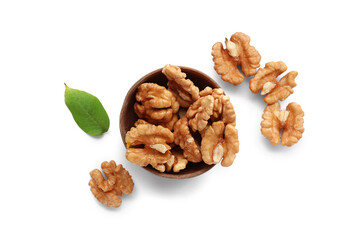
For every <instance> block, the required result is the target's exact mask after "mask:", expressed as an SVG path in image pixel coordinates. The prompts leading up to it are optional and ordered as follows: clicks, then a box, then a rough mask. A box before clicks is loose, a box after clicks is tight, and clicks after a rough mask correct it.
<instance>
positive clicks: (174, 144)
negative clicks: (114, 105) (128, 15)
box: [120, 65, 238, 179]
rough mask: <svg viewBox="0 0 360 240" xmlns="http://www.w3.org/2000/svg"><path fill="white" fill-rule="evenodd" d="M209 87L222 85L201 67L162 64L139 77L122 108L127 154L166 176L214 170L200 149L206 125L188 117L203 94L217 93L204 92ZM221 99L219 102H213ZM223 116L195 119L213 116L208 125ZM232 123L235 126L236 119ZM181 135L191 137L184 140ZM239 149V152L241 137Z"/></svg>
mask: <svg viewBox="0 0 360 240" xmlns="http://www.w3.org/2000/svg"><path fill="white" fill-rule="evenodd" d="M189 79H191V81H190V80H189ZM207 87H208V88H207ZM209 87H210V88H214V89H215V88H220V86H219V85H218V84H217V83H216V82H215V81H214V80H212V79H211V78H210V77H209V76H207V75H206V74H204V73H202V72H200V71H198V70H196V69H193V68H189V67H177V66H172V65H166V66H165V67H164V68H160V69H157V70H155V71H153V72H151V73H149V74H147V75H145V76H144V77H142V78H141V79H140V80H139V81H137V82H136V83H135V84H134V85H133V86H132V87H131V88H130V90H129V91H128V93H127V95H126V97H125V100H124V103H123V107H122V109H121V113H120V133H121V137H122V140H123V142H124V144H125V146H126V147H127V156H126V157H127V159H128V160H129V161H131V162H133V163H136V164H138V165H140V166H143V167H144V168H145V169H146V170H148V171H150V172H152V173H154V174H156V175H159V176H162V177H166V178H175V179H184V178H190V177H195V176H198V175H200V174H203V173H204V172H206V171H208V170H210V169H211V168H212V167H213V166H214V163H212V164H209V163H206V162H204V161H202V159H201V153H200V150H201V149H200V145H201V139H202V136H203V135H204V133H205V131H206V124H205V125H204V126H202V128H201V129H194V128H192V127H190V126H191V125H189V124H188V120H187V117H188V118H189V116H186V115H187V114H186V111H187V110H188V109H189V108H190V107H191V106H193V105H195V104H196V102H197V101H199V102H200V101H201V99H200V98H206V97H207V98H213V96H204V97H203V96H201V91H202V90H204V89H205V92H207V91H208V89H209ZM213 95H214V94H213ZM214 96H215V95H214ZM227 98H228V97H225V98H224V99H227ZM219 104H220V103H219V101H216V103H215V104H213V105H214V106H215V105H216V106H218V105H219ZM231 107H232V106H231ZM224 109H225V107H224ZM211 111H212V112H213V110H211ZM214 111H215V112H216V110H214ZM220 115H221V113H220ZM220 115H219V113H218V112H217V114H215V115H214V116H212V114H210V115H209V114H201V113H200V112H199V114H197V115H196V116H192V119H191V120H190V121H192V122H195V120H194V119H197V118H199V123H200V118H201V121H204V122H205V123H206V120H208V121H209V124H211V122H212V121H218V120H222V121H224V119H219V117H220ZM210 116H211V118H210ZM225 120H226V119H225ZM184 124H185V125H186V127H184ZM231 124H233V125H234V126H235V119H234V122H233V123H231ZM188 126H189V127H188ZM181 134H183V138H184V139H185V138H186V140H184V139H181V138H182V136H180V135H181ZM175 135H176V136H175ZM236 140H237V131H236ZM194 142H195V143H196V144H195V143H194ZM220 144H222V143H220ZM234 149H235V152H237V151H238V150H237V151H236V149H238V142H237V147H236V144H235V148H234ZM230 165H231V164H230Z"/></svg>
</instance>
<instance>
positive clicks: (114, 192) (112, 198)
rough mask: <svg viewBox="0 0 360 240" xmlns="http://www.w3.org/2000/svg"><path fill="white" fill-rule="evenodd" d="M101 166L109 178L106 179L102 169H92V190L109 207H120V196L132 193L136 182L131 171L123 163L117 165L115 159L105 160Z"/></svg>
mask: <svg viewBox="0 0 360 240" xmlns="http://www.w3.org/2000/svg"><path fill="white" fill-rule="evenodd" d="M101 168H102V170H103V172H104V174H105V176H106V177H107V180H105V179H104V176H103V175H102V174H101V172H100V170H98V169H94V170H92V171H91V172H90V176H91V180H90V182H89V185H90V187H91V189H90V190H91V192H92V193H93V194H94V196H95V197H96V198H97V200H98V201H99V202H101V203H103V204H106V206H108V207H119V206H120V204H121V198H120V197H119V196H123V195H124V194H130V193H132V190H133V188H134V182H133V180H132V178H131V176H130V174H129V172H128V171H126V169H125V168H123V166H122V165H121V164H119V165H116V163H115V161H110V162H103V163H102V164H101Z"/></svg>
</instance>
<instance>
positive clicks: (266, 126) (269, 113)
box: [261, 102, 304, 147]
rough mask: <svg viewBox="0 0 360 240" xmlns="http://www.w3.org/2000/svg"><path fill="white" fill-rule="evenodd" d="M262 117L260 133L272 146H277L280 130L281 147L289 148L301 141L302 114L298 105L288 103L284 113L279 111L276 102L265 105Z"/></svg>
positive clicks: (302, 129)
mask: <svg viewBox="0 0 360 240" xmlns="http://www.w3.org/2000/svg"><path fill="white" fill-rule="evenodd" d="M262 117H263V119H264V120H263V121H262V122H261V132H262V134H263V135H264V136H265V137H266V138H267V139H269V141H270V143H271V144H272V145H277V144H279V142H280V131H281V130H283V132H282V136H281V144H282V145H285V146H288V147H290V146H291V145H293V144H295V143H297V142H298V141H299V140H300V139H301V137H302V134H303V132H304V127H303V125H304V112H303V110H302V109H301V106H300V105H299V104H297V103H294V102H293V103H290V104H289V105H288V106H287V107H286V110H285V111H281V109H280V104H279V103H278V102H277V103H275V104H271V105H267V107H266V108H265V110H264V114H263V116H262Z"/></svg>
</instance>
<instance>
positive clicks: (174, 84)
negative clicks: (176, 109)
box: [162, 64, 199, 107]
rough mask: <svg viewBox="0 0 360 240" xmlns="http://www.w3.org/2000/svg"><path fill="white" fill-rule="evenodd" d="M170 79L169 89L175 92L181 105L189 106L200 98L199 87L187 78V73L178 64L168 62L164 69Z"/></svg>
mask: <svg viewBox="0 0 360 240" xmlns="http://www.w3.org/2000/svg"><path fill="white" fill-rule="evenodd" d="M162 72H163V74H164V75H165V76H166V78H167V79H168V80H169V81H168V87H169V90H170V91H171V92H172V93H173V94H174V96H175V97H176V99H177V101H178V102H179V103H180V106H181V107H189V106H190V104H192V103H193V102H194V101H196V100H198V99H199V88H198V87H196V86H195V85H194V83H193V82H192V81H191V80H189V79H186V74H185V73H183V72H182V71H181V69H180V68H179V67H178V66H174V65H170V64H167V65H165V67H164V68H163V70H162Z"/></svg>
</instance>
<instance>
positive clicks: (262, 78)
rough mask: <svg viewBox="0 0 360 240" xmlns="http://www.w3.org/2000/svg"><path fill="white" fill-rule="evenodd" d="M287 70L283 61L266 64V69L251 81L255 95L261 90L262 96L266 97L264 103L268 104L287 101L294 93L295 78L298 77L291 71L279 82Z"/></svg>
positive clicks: (251, 87) (260, 70)
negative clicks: (278, 78)
mask: <svg viewBox="0 0 360 240" xmlns="http://www.w3.org/2000/svg"><path fill="white" fill-rule="evenodd" d="M286 70H287V66H286V64H285V63H283V62H281V61H279V62H268V63H266V64H265V68H260V69H259V70H258V71H257V73H256V74H255V76H254V78H252V79H251V80H250V84H249V87H250V90H251V91H252V92H253V93H258V92H259V91H260V90H261V95H266V96H265V97H264V101H265V102H266V103H267V104H273V103H276V102H277V101H283V100H285V99H286V98H287V97H288V96H289V95H290V94H292V93H293V92H294V90H293V88H294V87H296V83H295V78H296V76H297V75H298V73H297V72H296V71H291V72H289V73H287V74H286V75H285V76H284V77H282V78H281V79H280V81H277V80H276V78H277V77H278V76H280V75H281V74H282V73H284V72H285V71H286Z"/></svg>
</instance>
